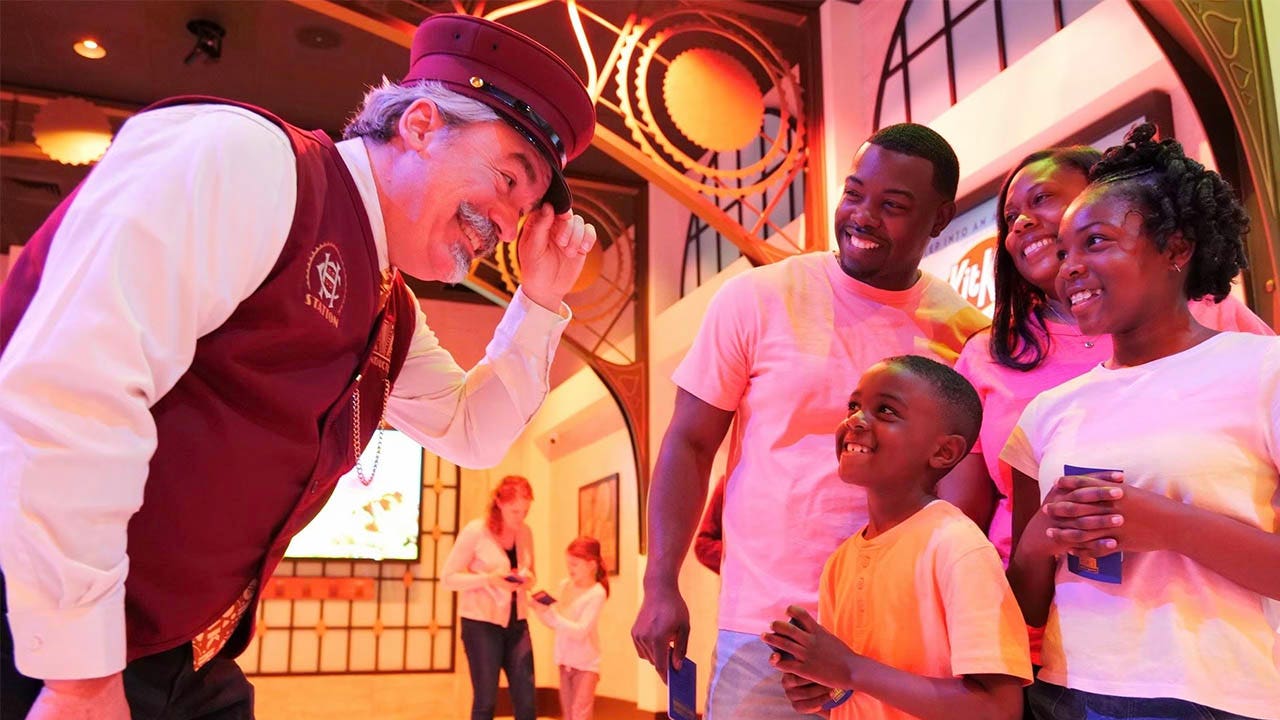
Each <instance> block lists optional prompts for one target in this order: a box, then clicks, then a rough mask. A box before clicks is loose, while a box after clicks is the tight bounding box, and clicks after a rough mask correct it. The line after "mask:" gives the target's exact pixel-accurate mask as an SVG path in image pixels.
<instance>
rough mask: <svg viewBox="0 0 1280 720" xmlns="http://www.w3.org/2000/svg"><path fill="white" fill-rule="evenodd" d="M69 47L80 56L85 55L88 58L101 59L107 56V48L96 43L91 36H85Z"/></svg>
mask: <svg viewBox="0 0 1280 720" xmlns="http://www.w3.org/2000/svg"><path fill="white" fill-rule="evenodd" d="M71 48H72V49H73V50H75V51H76V54H77V55H79V56H80V57H86V58H89V59H90V60H101V59H102V58H104V57H106V56H107V49H106V48H104V47H102V46H101V45H99V44H98V41H97V40H94V39H93V38H85V39H83V40H81V41H80V42H77V43H76V44H75V45H72V46H71Z"/></svg>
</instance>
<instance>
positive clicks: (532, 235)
mask: <svg viewBox="0 0 1280 720" xmlns="http://www.w3.org/2000/svg"><path fill="white" fill-rule="evenodd" d="M595 244H596V229H595V227H594V226H593V225H591V223H588V222H586V221H585V220H583V219H582V216H581V215H577V214H574V213H573V212H567V213H564V214H563V215H556V214H555V211H554V210H552V209H551V205H549V204H546V203H544V204H543V205H542V206H540V207H539V208H538V209H537V210H534V211H533V213H532V214H530V215H529V219H528V220H527V221H526V222H525V224H524V229H523V230H522V231H521V233H520V239H519V240H517V245H516V256H517V258H518V259H519V260H520V276H521V286H522V287H523V288H524V294H525V295H526V296H528V298H529V299H530V300H532V301H534V302H535V303H537V304H539V305H541V306H542V307H544V308H546V309H548V310H551V311H553V312H559V310H560V303H561V301H562V300H563V299H564V296H565V293H567V292H569V289H570V288H572V287H573V283H574V282H575V281H577V279H578V275H579V274H580V273H581V272H582V264H583V262H585V261H586V257H587V253H589V252H591V248H592V246H594V245H595Z"/></svg>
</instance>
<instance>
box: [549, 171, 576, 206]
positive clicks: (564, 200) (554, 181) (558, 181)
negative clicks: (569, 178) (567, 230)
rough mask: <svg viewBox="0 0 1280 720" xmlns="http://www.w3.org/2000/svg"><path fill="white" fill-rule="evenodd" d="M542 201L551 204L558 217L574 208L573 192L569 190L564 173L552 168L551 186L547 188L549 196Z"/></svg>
mask: <svg viewBox="0 0 1280 720" xmlns="http://www.w3.org/2000/svg"><path fill="white" fill-rule="evenodd" d="M542 201H543V202H548V203H551V207H552V209H554V210H555V211H556V214H557V215H563V214H564V213H567V212H569V210H570V209H571V208H572V207H573V192H572V191H570V190H569V183H568V182H566V181H565V179H564V173H562V172H560V170H559V169H558V168H555V167H552V168H551V185H549V186H548V187H547V194H546V195H544V196H543V197H542Z"/></svg>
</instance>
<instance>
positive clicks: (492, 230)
mask: <svg viewBox="0 0 1280 720" xmlns="http://www.w3.org/2000/svg"><path fill="white" fill-rule="evenodd" d="M458 217H460V218H462V221H463V222H464V223H466V224H467V225H469V226H471V229H472V230H474V231H475V233H476V234H477V235H479V236H480V237H482V238H484V252H483V253H482V254H484V255H488V254H489V253H491V252H493V249H494V248H496V247H498V229H497V227H495V226H494V224H493V222H491V221H490V220H489V218H487V217H485V216H484V214H482V213H481V212H480V211H479V210H476V209H475V207H473V206H472V205H471V204H470V203H466V202H462V203H458Z"/></svg>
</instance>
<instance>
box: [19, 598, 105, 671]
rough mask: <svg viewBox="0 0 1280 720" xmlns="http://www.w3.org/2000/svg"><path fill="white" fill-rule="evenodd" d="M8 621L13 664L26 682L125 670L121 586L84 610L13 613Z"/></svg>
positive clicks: (67, 609)
mask: <svg viewBox="0 0 1280 720" xmlns="http://www.w3.org/2000/svg"><path fill="white" fill-rule="evenodd" d="M10 590H11V591H12V587H11V588H10ZM8 619H9V628H10V629H11V630H12V631H13V649H14V660H15V663H16V664H17V666H18V671H19V672H21V673H22V674H23V675H26V676H27V677H32V678H39V679H41V680H82V679H86V678H100V677H106V676H108V675H113V674H115V673H118V672H120V671H121V670H124V666H125V649H126V643H125V629H124V587H123V586H121V587H119V588H116V589H115V590H114V591H112V593H111V594H110V595H107V596H106V597H104V598H102V599H101V600H100V601H98V602H96V603H94V604H93V605H90V606H87V607H72V608H56V609H51V610H38V609H32V610H12V609H11V610H10V611H9V615H8Z"/></svg>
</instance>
